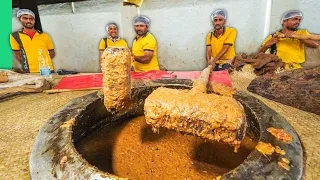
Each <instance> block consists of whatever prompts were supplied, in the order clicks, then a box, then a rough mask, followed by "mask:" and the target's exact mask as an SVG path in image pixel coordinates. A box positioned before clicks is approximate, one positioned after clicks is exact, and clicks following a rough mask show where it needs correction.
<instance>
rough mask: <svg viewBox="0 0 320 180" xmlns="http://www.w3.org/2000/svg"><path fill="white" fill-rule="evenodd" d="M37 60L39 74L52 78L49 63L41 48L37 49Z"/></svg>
mask: <svg viewBox="0 0 320 180" xmlns="http://www.w3.org/2000/svg"><path fill="white" fill-rule="evenodd" d="M38 62H39V70H40V76H43V77H44V78H46V79H48V78H52V74H51V70H50V66H49V63H48V58H46V57H45V56H44V55H43V51H42V49H40V50H39V54H38Z"/></svg>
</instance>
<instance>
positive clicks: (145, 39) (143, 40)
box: [132, 32, 160, 72]
mask: <svg viewBox="0 0 320 180" xmlns="http://www.w3.org/2000/svg"><path fill="white" fill-rule="evenodd" d="M145 50H147V51H153V55H152V59H151V61H150V63H148V64H142V63H139V62H137V61H134V62H133V63H132V66H133V68H134V71H136V72H146V71H150V70H160V68H159V63H158V59H157V41H156V39H155V38H154V37H153V36H152V34H151V33H149V32H148V33H147V34H146V35H144V36H142V37H136V39H135V40H134V41H133V45H132V53H133V55H135V56H144V51H145Z"/></svg>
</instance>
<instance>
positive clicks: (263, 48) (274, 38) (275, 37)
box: [259, 34, 284, 53]
mask: <svg viewBox="0 0 320 180" xmlns="http://www.w3.org/2000/svg"><path fill="white" fill-rule="evenodd" d="M279 36H280V35H278V34H274V35H273V36H272V38H271V39H270V40H269V41H267V42H266V43H265V44H264V45H263V46H261V47H260V48H259V52H261V53H265V52H266V51H267V49H268V48H270V47H271V46H272V45H274V44H276V43H278V42H279V41H280V38H281V37H282V36H284V35H281V36H280V37H279Z"/></svg>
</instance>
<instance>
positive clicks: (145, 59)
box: [133, 50, 153, 64]
mask: <svg viewBox="0 0 320 180" xmlns="http://www.w3.org/2000/svg"><path fill="white" fill-rule="evenodd" d="M152 56H153V51H151V50H144V56H133V57H134V60H135V61H137V62H139V63H141V64H148V63H150V61H151V59H152Z"/></svg>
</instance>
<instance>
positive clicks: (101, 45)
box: [99, 39, 106, 51]
mask: <svg viewBox="0 0 320 180" xmlns="http://www.w3.org/2000/svg"><path fill="white" fill-rule="evenodd" d="M105 49H106V41H105V40H104V39H101V41H100V44H99V50H100V51H104V50H105Z"/></svg>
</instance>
